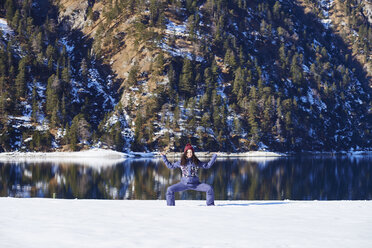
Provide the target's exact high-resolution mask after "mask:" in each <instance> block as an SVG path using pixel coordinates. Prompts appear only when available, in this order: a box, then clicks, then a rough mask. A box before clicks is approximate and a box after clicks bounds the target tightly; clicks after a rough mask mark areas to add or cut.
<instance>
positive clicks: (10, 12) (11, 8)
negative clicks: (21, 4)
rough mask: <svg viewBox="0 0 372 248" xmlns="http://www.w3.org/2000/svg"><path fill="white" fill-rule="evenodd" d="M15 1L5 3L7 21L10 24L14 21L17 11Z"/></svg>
mask: <svg viewBox="0 0 372 248" xmlns="http://www.w3.org/2000/svg"><path fill="white" fill-rule="evenodd" d="M14 5H15V4H14V2H13V0H6V2H5V8H6V19H7V21H8V23H10V22H11V21H12V19H13V15H14V11H15V6H14Z"/></svg>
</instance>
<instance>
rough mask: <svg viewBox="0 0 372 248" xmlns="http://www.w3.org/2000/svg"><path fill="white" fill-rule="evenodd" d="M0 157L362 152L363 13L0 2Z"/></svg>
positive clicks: (365, 127) (230, 4)
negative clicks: (94, 150)
mask: <svg viewBox="0 0 372 248" xmlns="http://www.w3.org/2000/svg"><path fill="white" fill-rule="evenodd" d="M0 9H1V11H0V17H1V18H2V19H1V23H0V24H1V26H0V27H1V30H2V31H1V34H0V116H1V120H0V149H2V150H4V151H10V150H20V151H40V150H47V151H50V150H79V149H85V148H88V147H92V146H94V147H105V148H112V149H115V150H119V151H129V150H134V151H154V150H175V151H179V150H180V149H181V147H183V146H184V144H185V143H186V142H192V143H193V144H195V145H196V146H197V150H198V151H202V150H209V151H218V150H219V151H231V152H240V151H247V150H262V149H266V150H273V151H339V150H350V149H369V148H370V147H371V140H372V134H371V130H372V101H371V86H372V79H371V76H372V69H371V68H372V53H371V51H372V49H371V47H372V44H371V41H372V29H371V20H372V18H371V4H370V3H369V1H357V0H345V1H341V0H339V1H336V0H335V1H316V0H301V1H300V0H299V1H286V0H282V1H274V0H263V1H262V0H261V1H255V0H233V1H227V0H199V1H198V0H186V1H182V0H168V1H166V0H150V1H144V0H105V1H93V0H90V1H85V0H77V1H73V0H60V1H52V0H34V1H31V0H26V1H15V0H6V1H5V0H1V1H0Z"/></svg>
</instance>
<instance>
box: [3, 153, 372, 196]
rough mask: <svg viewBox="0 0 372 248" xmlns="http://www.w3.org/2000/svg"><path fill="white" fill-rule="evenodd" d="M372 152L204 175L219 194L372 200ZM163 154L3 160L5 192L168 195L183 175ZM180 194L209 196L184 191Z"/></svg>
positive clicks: (234, 163)
mask: <svg viewBox="0 0 372 248" xmlns="http://www.w3.org/2000/svg"><path fill="white" fill-rule="evenodd" d="M371 162H372V158H371V157H346V156H345V157H326V158H325V157H291V158H277V159H271V160H261V161H260V160H256V159H250V160H247V159H225V160H217V162H216V163H215V164H214V165H213V167H212V168H211V169H209V170H200V179H201V181H202V182H206V183H208V184H210V185H213V188H214V191H215V198H216V199H217V200H282V199H292V200H371V199H372V181H371V179H372V163H371ZM180 177H181V173H180V171H179V170H169V169H168V168H166V167H165V166H164V164H163V162H162V161H161V160H159V159H130V160H126V161H124V162H122V163H120V164H116V165H113V166H108V167H102V168H95V167H90V166H86V165H78V164H71V163H19V162H17V163H11V162H8V163H0V196H2V197H5V196H11V197H53V195H55V197H57V198H66V199H71V198H79V199H165V192H166V188H167V187H168V186H170V185H172V184H174V183H176V182H178V181H179V180H180ZM176 197H177V199H205V194H204V193H201V192H194V191H185V192H182V193H179V194H176Z"/></svg>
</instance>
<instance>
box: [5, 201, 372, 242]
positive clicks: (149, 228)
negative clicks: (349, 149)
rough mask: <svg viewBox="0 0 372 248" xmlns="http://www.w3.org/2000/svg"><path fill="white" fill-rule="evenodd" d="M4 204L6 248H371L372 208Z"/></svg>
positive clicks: (338, 204) (343, 204)
mask: <svg viewBox="0 0 372 248" xmlns="http://www.w3.org/2000/svg"><path fill="white" fill-rule="evenodd" d="M215 203H216V206H214V207H206V206H205V201H202V200H200V201H199V200H195V201H189V200H178V201H176V207H167V206H165V204H166V203H165V200H61V199H43V198H22V199H19V198H0V219H1V223H2V225H0V243H1V244H2V246H3V247H7V248H13V247H14V248H16V247H17V248H18V247H29V248H32V247H35V248H36V247H37V248H44V247H45V248H46V247H56V248H65V247H66V248H67V247H68V248H72V247H97V248H98V247H161V248H164V247H181V248H182V247H242V248H243V247H244V248H245V247H301V248H307V247H309V248H310V247H325V248H328V247H330V248H331V247H345V248H346V247H347V248H349V247H358V248H364V247H365V248H367V247H368V248H369V247H372V236H371V235H370V230H372V215H371V214H370V213H371V211H372V201H216V202H215Z"/></svg>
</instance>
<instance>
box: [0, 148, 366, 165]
mask: <svg viewBox="0 0 372 248" xmlns="http://www.w3.org/2000/svg"><path fill="white" fill-rule="evenodd" d="M214 153H216V154H217V155H218V158H252V159H254V158H260V159H263V158H277V157H287V156H293V155H306V156H335V155H336V156H337V155H351V156H359V155H361V156H371V155H372V151H349V152H347V151H342V152H337V153H332V152H303V153H299V154H292V153H278V152H270V151H249V152H241V153H228V152H195V154H196V156H198V157H200V158H208V157H211V156H212V155H213V154H214ZM166 155H167V157H169V158H179V157H180V156H181V153H180V152H168V153H166ZM158 157H160V153H159V152H147V153H146V152H130V153H123V152H118V151H114V150H109V149H100V148H93V149H89V150H84V151H78V152H18V151H15V152H2V153H0V162H6V161H26V160H27V161H35V162H37V161H60V162H75V161H76V162H81V161H85V162H89V161H90V160H91V161H96V162H97V161H100V162H102V161H109V162H110V163H112V162H113V161H118V162H120V161H123V160H126V159H128V158H158Z"/></svg>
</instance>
